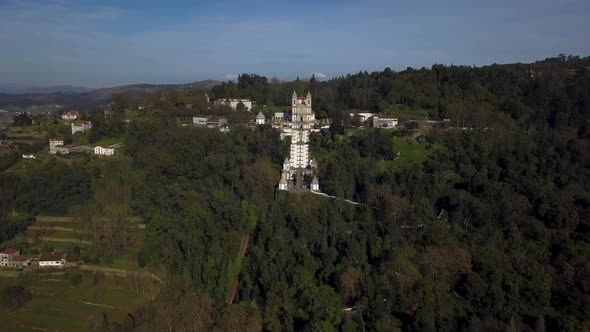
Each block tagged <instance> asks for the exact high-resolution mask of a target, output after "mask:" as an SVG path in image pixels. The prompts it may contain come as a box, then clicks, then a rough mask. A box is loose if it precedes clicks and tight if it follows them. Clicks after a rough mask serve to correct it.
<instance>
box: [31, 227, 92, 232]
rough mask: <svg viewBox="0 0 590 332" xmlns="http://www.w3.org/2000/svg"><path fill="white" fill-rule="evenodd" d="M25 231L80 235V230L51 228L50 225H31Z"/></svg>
mask: <svg viewBox="0 0 590 332" xmlns="http://www.w3.org/2000/svg"><path fill="white" fill-rule="evenodd" d="M27 229H29V230H32V231H43V230H49V231H67V232H74V233H81V231H80V230H78V229H75V228H72V227H61V226H52V225H42V226H38V225H31V226H29V227H28V228H27Z"/></svg>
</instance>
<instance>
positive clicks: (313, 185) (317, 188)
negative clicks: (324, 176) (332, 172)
mask: <svg viewBox="0 0 590 332" xmlns="http://www.w3.org/2000/svg"><path fill="white" fill-rule="evenodd" d="M309 189H311V191H320V182H319V181H318V178H317V177H315V176H314V177H313V180H311V184H310V185H309Z"/></svg>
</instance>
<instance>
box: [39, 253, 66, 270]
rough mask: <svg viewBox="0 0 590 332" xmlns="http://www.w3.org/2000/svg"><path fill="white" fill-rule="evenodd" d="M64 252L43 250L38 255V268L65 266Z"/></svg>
mask: <svg viewBox="0 0 590 332" xmlns="http://www.w3.org/2000/svg"><path fill="white" fill-rule="evenodd" d="M66 256H67V255H66V254H65V253H57V252H44V253H42V254H41V256H39V267H40V268H42V269H43V268H45V269H46V268H64V267H65V266H66V263H67V261H66Z"/></svg>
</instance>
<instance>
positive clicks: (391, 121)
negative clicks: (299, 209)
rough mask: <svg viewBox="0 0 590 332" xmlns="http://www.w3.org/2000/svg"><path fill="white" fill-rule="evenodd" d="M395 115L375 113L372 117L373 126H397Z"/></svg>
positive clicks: (388, 127) (384, 127) (389, 127)
mask: <svg viewBox="0 0 590 332" xmlns="http://www.w3.org/2000/svg"><path fill="white" fill-rule="evenodd" d="M397 122H398V120H397V117H396V116H392V115H378V116H377V115H376V116H374V117H373V127H375V128H383V129H393V128H395V127H396V126H397Z"/></svg>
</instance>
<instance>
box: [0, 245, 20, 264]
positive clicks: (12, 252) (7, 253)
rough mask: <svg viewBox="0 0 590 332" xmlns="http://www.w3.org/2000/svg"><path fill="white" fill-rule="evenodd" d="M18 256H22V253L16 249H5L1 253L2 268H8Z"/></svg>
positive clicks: (0, 262)
mask: <svg viewBox="0 0 590 332" xmlns="http://www.w3.org/2000/svg"><path fill="white" fill-rule="evenodd" d="M18 255H20V251H18V250H16V249H13V248H6V249H4V250H3V251H2V252H0V266H8V262H11V261H12V260H13V259H14V258H15V257H17V256H18Z"/></svg>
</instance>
